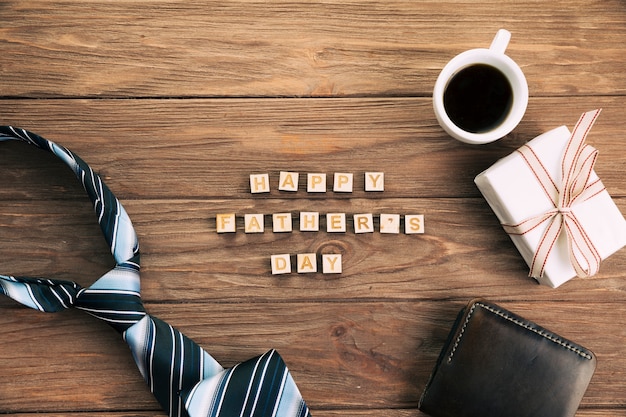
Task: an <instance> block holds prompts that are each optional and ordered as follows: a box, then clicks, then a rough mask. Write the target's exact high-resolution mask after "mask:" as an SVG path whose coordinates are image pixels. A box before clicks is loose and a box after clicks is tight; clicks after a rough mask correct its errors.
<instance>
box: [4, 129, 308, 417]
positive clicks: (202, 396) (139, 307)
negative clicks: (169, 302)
mask: <svg viewBox="0 0 626 417" xmlns="http://www.w3.org/2000/svg"><path fill="white" fill-rule="evenodd" d="M7 140H19V141H23V142H26V143H28V144H31V145H34V146H36V147H38V148H41V149H44V150H47V151H49V152H51V153H53V154H54V155H56V156H57V157H58V158H59V159H61V160H62V161H63V162H64V163H65V164H66V165H67V166H68V167H70V168H71V169H72V171H74V174H75V175H76V177H77V178H78V179H79V180H80V181H81V183H82V184H83V187H84V188H85V191H86V192H87V194H88V195H89V198H90V199H91V201H92V203H93V206H94V209H95V212H96V215H97V218H98V223H99V224H100V228H101V230H102V232H103V234H104V237H105V239H106V241H107V243H108V244H109V247H110V248H111V253H112V255H113V257H114V259H115V263H116V265H115V267H114V268H113V269H112V270H111V271H109V272H107V273H106V274H105V275H103V276H102V277H101V278H100V279H98V280H97V281H96V282H95V283H94V284H93V285H91V286H90V287H88V288H83V287H81V286H80V285H78V284H77V283H75V282H71V281H63V280H55V279H48V278H31V277H14V276H8V275H0V293H2V294H4V295H7V296H9V297H11V298H13V299H14V300H16V301H18V302H20V303H22V304H24V305H26V306H28V307H31V308H33V309H36V310H39V311H44V312H56V311H61V310H64V309H67V308H71V307H75V308H78V309H80V310H83V311H85V312H87V313H89V314H91V315H93V316H95V317H97V318H99V319H101V320H104V321H106V322H107V323H108V324H110V325H111V326H112V327H113V328H115V329H116V330H117V331H118V332H120V333H121V334H122V337H123V338H124V340H125V341H126V342H127V343H128V345H129V346H130V349H131V352H132V354H133V357H134V359H135V362H136V363H137V366H138V368H139V370H140V372H141V374H142V375H143V377H144V379H145V380H146V382H147V383H148V385H149V387H150V390H151V391H152V393H153V394H154V395H155V397H156V399H157V400H158V401H159V403H160V404H161V406H162V407H163V409H164V410H165V411H167V413H168V415H169V416H170V417H237V416H238V417H270V416H271V417H310V413H309V409H308V408H307V406H306V404H305V403H304V401H303V400H302V396H301V395H300V392H299V391H298V388H297V387H296V385H295V382H294V381H293V378H292V376H291V374H290V373H289V371H288V369H287V367H286V366H285V363H284V362H283V360H282V358H281V357H280V356H279V355H278V353H277V352H276V351H275V350H270V351H269V352H267V353H265V354H264V355H261V356H259V357H257V358H254V359H251V360H249V361H246V362H244V363H241V364H239V365H237V366H235V367H233V368H232V369H224V368H223V367H222V366H221V365H220V364H219V363H218V362H217V361H216V360H215V359H213V357H211V355H209V354H208V353H207V352H205V351H204V350H203V349H202V348H201V347H200V346H199V345H197V344H196V343H195V342H194V341H192V340H191V339H189V338H188V337H186V336H185V335H183V334H182V333H181V332H179V331H178V330H176V329H175V328H173V327H172V326H170V325H169V324H167V323H165V322H164V321H162V320H159V319H158V318H156V317H153V316H151V315H149V314H147V313H146V311H145V309H144V306H143V303H142V301H141V294H140V279H139V270H140V262H139V258H140V256H139V243H138V240H137V235H136V233H135V230H134V228H133V225H132V223H131V221H130V218H129V217H128V214H127V213H126V211H125V210H124V208H123V207H122V205H121V203H120V202H119V200H118V199H117V198H116V197H115V196H114V195H113V193H112V192H111V190H109V188H108V187H107V186H106V185H105V184H104V182H103V181H102V180H101V178H100V176H99V175H98V174H96V173H95V172H94V171H93V170H92V169H91V167H90V166H89V165H88V164H87V163H85V162H84V161H83V160H82V159H80V158H79V157H78V156H77V155H76V154H74V153H72V152H71V151H70V150H68V149H66V148H64V147H62V146H59V145H57V144H55V143H53V142H51V141H48V140H46V139H44V138H42V137H41V136H38V135H36V134H34V133H31V132H28V131H26V130H23V129H16V128H13V127H11V126H4V127H0V142H2V141H7Z"/></svg>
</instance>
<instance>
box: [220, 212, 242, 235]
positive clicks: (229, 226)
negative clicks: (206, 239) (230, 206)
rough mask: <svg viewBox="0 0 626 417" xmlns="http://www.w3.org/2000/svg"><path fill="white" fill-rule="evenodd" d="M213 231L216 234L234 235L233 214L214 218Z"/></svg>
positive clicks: (235, 229)
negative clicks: (215, 231) (214, 230)
mask: <svg viewBox="0 0 626 417" xmlns="http://www.w3.org/2000/svg"><path fill="white" fill-rule="evenodd" d="M215 229H216V230H217V233H235V232H236V231H237V225H236V224H235V213H222V214H217V215H216V216H215Z"/></svg>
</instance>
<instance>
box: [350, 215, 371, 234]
mask: <svg viewBox="0 0 626 417" xmlns="http://www.w3.org/2000/svg"><path fill="white" fill-rule="evenodd" d="M354 233H374V216H373V215H372V214H371V213H367V214H355V215H354Z"/></svg>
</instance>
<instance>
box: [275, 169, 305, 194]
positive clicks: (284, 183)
mask: <svg viewBox="0 0 626 417" xmlns="http://www.w3.org/2000/svg"><path fill="white" fill-rule="evenodd" d="M299 179H300V174H298V173H297V172H287V171H281V172H280V178H279V179H278V189H279V190H281V191H298V180H299Z"/></svg>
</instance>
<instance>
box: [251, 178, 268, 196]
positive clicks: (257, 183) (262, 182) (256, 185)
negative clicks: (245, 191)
mask: <svg viewBox="0 0 626 417" xmlns="http://www.w3.org/2000/svg"><path fill="white" fill-rule="evenodd" d="M250 192H251V193H252V194H257V193H269V192H270V176H269V174H250Z"/></svg>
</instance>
